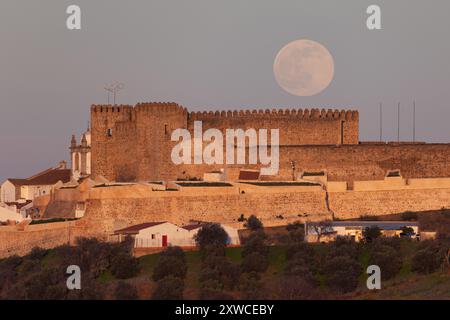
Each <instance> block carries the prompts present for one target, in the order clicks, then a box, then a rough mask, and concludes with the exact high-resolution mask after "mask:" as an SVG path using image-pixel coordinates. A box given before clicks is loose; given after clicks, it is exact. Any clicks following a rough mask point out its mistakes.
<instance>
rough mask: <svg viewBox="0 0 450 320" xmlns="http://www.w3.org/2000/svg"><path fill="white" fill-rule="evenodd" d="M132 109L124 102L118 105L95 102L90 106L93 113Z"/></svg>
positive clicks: (128, 110)
mask: <svg viewBox="0 0 450 320" xmlns="http://www.w3.org/2000/svg"><path fill="white" fill-rule="evenodd" d="M132 109H133V106H131V105H126V104H120V105H110V104H103V105H96V104H93V105H92V106H91V112H95V113H113V112H116V113H117V112H130V111H131V110H132Z"/></svg>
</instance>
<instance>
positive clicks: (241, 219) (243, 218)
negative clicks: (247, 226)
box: [237, 213, 247, 222]
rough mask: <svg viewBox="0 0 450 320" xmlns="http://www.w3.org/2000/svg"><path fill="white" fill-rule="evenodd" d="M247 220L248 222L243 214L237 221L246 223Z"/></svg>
mask: <svg viewBox="0 0 450 320" xmlns="http://www.w3.org/2000/svg"><path fill="white" fill-rule="evenodd" d="M245 220H247V219H246V218H245V216H244V214H243V213H241V215H240V216H239V218H238V219H237V221H239V222H244V221H245Z"/></svg>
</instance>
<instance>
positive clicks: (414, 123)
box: [413, 100, 416, 142]
mask: <svg viewBox="0 0 450 320" xmlns="http://www.w3.org/2000/svg"><path fill="white" fill-rule="evenodd" d="M413 142H416V101H415V100H414V101H413Z"/></svg>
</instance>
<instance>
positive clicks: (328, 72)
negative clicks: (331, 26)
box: [273, 40, 334, 96]
mask: <svg viewBox="0 0 450 320" xmlns="http://www.w3.org/2000/svg"><path fill="white" fill-rule="evenodd" d="M273 73H274V75H275V79H276V81H277V82H278V85H279V86H280V87H281V88H283V89H284V90H285V91H287V92H289V93H290V94H293V95H296V96H313V95H315V94H318V93H320V92H321V91H323V90H324V89H325V88H326V87H328V85H329V84H330V82H331V80H333V76H334V62H333V57H332V56H331V54H330V52H329V51H328V50H327V49H326V48H325V47H324V46H323V45H321V44H320V43H317V42H315V41H312V40H296V41H293V42H290V43H288V44H287V45H285V46H284V47H283V48H282V49H281V50H280V51H279V52H278V54H277V56H276V57H275V61H274V63H273Z"/></svg>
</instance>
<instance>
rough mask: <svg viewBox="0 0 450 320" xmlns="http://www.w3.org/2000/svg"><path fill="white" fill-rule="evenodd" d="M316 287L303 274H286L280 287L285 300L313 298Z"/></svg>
mask: <svg viewBox="0 0 450 320" xmlns="http://www.w3.org/2000/svg"><path fill="white" fill-rule="evenodd" d="M315 290H316V288H315V287H314V286H313V285H312V284H311V282H309V281H308V280H305V278H304V277H301V276H291V275H289V276H285V277H283V278H282V279H281V281H280V283H279V287H278V291H279V297H280V298H281V299H283V300H304V299H313V298H315V296H316V293H315Z"/></svg>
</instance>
